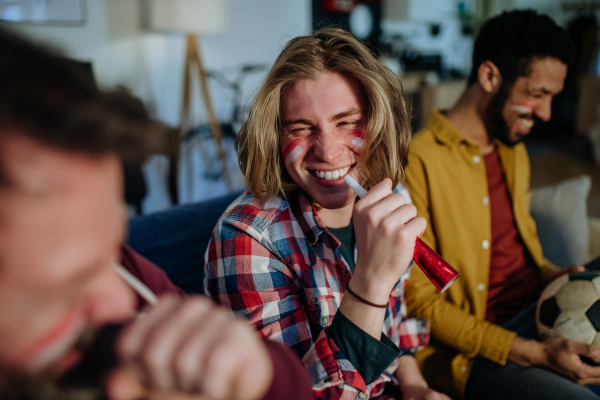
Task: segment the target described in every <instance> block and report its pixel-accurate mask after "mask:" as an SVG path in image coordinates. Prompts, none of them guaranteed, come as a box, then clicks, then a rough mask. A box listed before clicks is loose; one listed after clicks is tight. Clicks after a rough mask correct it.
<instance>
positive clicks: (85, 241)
mask: <svg viewBox="0 0 600 400" xmlns="http://www.w3.org/2000/svg"><path fill="white" fill-rule="evenodd" d="M0 160H2V163H3V164H2V168H3V170H4V172H5V176H6V177H7V179H8V180H9V182H10V183H9V184H8V185H0V337H1V338H2V340H0V366H3V367H12V368H15V369H16V370H23V371H28V372H36V371H40V370H44V371H46V372H50V373H52V374H60V373H61V372H64V371H65V370H66V369H68V368H69V367H71V366H72V365H73V364H74V363H76V362H77V361H78V359H79V357H80V356H81V354H79V353H78V352H77V351H74V350H73V345H74V343H75V342H76V341H77V340H78V339H79V338H80V336H81V335H82V333H83V332H84V331H85V330H88V329H91V328H95V327H98V326H101V325H104V324H106V323H109V322H117V321H120V320H123V319H125V318H127V317H128V316H130V315H131V312H132V310H133V307H134V298H133V294H132V292H131V290H130V289H129V288H128V287H126V286H125V285H124V283H123V282H122V281H121V280H120V278H119V277H118V276H117V275H116V273H115V272H114V270H113V263H114V262H116V261H117V257H118V252H119V245H120V244H121V242H122V240H123V237H124V227H125V212H124V207H123V205H122V201H121V199H122V194H121V190H122V188H121V185H122V182H121V170H120V164H119V162H118V160H117V159H116V157H114V156H110V155H106V156H98V157H91V156H86V155H81V154H75V153H69V152H65V151H62V150H56V149H53V148H49V147H46V146H43V145H41V144H39V143H37V142H35V141H33V140H31V139H28V138H26V137H24V136H22V135H11V136H8V137H5V138H3V139H0Z"/></svg>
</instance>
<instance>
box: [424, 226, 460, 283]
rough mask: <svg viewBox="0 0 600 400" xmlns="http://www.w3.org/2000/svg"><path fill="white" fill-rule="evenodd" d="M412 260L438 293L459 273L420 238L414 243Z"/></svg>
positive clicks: (455, 278)
mask: <svg viewBox="0 0 600 400" xmlns="http://www.w3.org/2000/svg"><path fill="white" fill-rule="evenodd" d="M413 261H414V262H415V263H417V265H418V266H419V267H420V268H421V271H423V273H424V274H425V275H426V276H427V277H428V278H429V280H430V281H431V283H433V286H435V288H436V289H437V290H439V292H440V293H442V292H444V290H446V289H448V288H449V287H450V286H451V285H452V284H453V283H454V281H455V280H457V279H458V277H459V276H460V274H459V273H458V271H457V270H455V269H454V268H452V266H451V265H450V264H448V263H447V262H446V260H444V259H443V258H442V257H440V255H439V254H438V253H436V252H435V251H433V249H432V248H431V247H429V246H427V245H426V244H425V242H424V241H422V240H421V239H420V238H417V243H415V254H413Z"/></svg>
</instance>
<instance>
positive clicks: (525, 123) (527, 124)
mask: <svg viewBox="0 0 600 400" xmlns="http://www.w3.org/2000/svg"><path fill="white" fill-rule="evenodd" d="M519 126H520V127H521V128H524V129H529V128H531V127H532V126H533V121H532V120H530V119H526V118H519Z"/></svg>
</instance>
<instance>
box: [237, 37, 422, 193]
mask: <svg viewBox="0 0 600 400" xmlns="http://www.w3.org/2000/svg"><path fill="white" fill-rule="evenodd" d="M325 71H329V72H335V73H339V74H341V75H344V76H347V77H351V78H353V79H356V81H357V82H358V84H359V85H360V89H361V91H362V95H363V99H364V107H365V109H364V110H363V113H364V114H365V116H366V118H367V124H366V127H365V132H364V133H365V146H364V148H363V154H362V156H361V157H360V159H359V162H360V163H361V164H362V166H363V168H361V173H362V174H363V176H364V178H365V182H364V186H365V187H366V188H367V189H368V188H370V187H371V186H373V185H375V184H376V183H378V182H380V181H382V180H383V179H384V178H390V179H391V180H392V182H393V183H394V185H396V184H397V183H398V182H399V181H400V179H402V178H403V173H404V170H403V168H404V167H405V166H406V163H407V156H408V146H409V143H410V134H411V131H410V117H409V112H408V109H407V104H406V102H405V100H404V97H403V95H402V84H401V82H400V79H399V78H398V76H397V75H396V74H394V73H393V72H392V71H391V70H390V69H389V68H387V67H386V66H385V65H383V64H382V63H381V62H379V61H378V60H377V59H376V58H375V57H374V56H373V54H372V53H371V51H370V50H369V49H368V48H367V47H366V46H365V45H363V44H362V43H360V42H359V41H358V40H356V39H355V38H354V37H352V35H351V34H349V33H348V32H346V31H343V30H341V29H334V28H328V29H321V30H319V31H317V32H315V33H314V34H312V35H309V36H300V37H297V38H294V39H292V40H290V41H289V43H288V44H287V45H286V46H285V48H284V49H283V51H282V52H281V54H280V55H279V57H278V58H277V60H276V61H275V64H274V65H273V67H272V68H271V70H270V71H269V74H268V75H267V77H266V79H265V82H264V84H263V85H262V87H261V88H260V89H259V91H258V93H257V95H256V99H255V100H254V104H253V105H252V109H251V110H250V115H249V116H248V120H247V121H246V123H245V124H244V126H243V127H242V129H241V130H240V133H239V134H238V136H237V139H236V142H235V145H236V149H237V151H238V155H239V163H240V168H241V170H242V172H243V173H244V175H245V176H246V186H247V187H248V190H249V191H250V192H251V193H252V194H253V195H254V196H256V197H257V198H269V197H272V196H275V195H278V194H279V195H282V196H284V197H285V196H287V195H288V194H289V193H290V192H291V191H293V190H294V189H296V188H297V187H298V186H297V185H296V183H295V182H294V181H293V180H292V178H291V177H290V176H289V174H288V173H287V170H286V168H285V166H284V164H283V156H282V154H281V148H280V136H281V133H282V122H283V121H282V115H281V96H282V93H283V91H284V90H285V89H286V88H287V87H289V86H291V85H292V84H293V83H294V82H295V81H299V80H302V79H317V78H318V77H319V76H320V74H321V73H323V72H325Z"/></svg>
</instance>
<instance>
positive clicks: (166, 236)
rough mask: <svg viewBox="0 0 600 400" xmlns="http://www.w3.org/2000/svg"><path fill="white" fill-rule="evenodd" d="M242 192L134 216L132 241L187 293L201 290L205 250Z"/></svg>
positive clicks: (131, 223)
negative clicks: (217, 227)
mask: <svg viewBox="0 0 600 400" xmlns="http://www.w3.org/2000/svg"><path fill="white" fill-rule="evenodd" d="M241 193H242V192H236V193H232V194H229V195H226V196H223V197H219V198H216V199H212V200H207V201H203V202H200V203H196V204H186V205H182V206H177V207H173V208H170V209H168V210H166V211H162V212H158V213H154V214H148V215H143V216H140V217H135V218H132V219H131V220H130V222H129V239H128V243H129V245H130V246H131V247H132V248H133V249H134V250H135V251H137V252H138V253H140V254H141V255H143V256H144V257H146V258H147V259H149V260H150V261H152V262H153V263H155V264H156V265H158V266H160V267H161V268H162V269H163V270H164V271H165V272H166V273H167V275H168V276H169V278H170V279H171V281H173V283H174V284H176V285H177V286H179V287H180V288H182V289H183V290H185V291H186V292H188V293H202V292H203V286H202V279H203V275H204V253H205V251H206V247H207V246H208V242H209V240H210V237H211V234H212V231H213V229H214V227H215V225H216V224H217V221H218V220H219V217H220V216H221V215H222V214H223V212H224V211H225V209H226V208H227V206H228V205H229V204H231V202H232V201H233V200H235V199H236V198H237V197H238V196H239V195H240V194H241Z"/></svg>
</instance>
